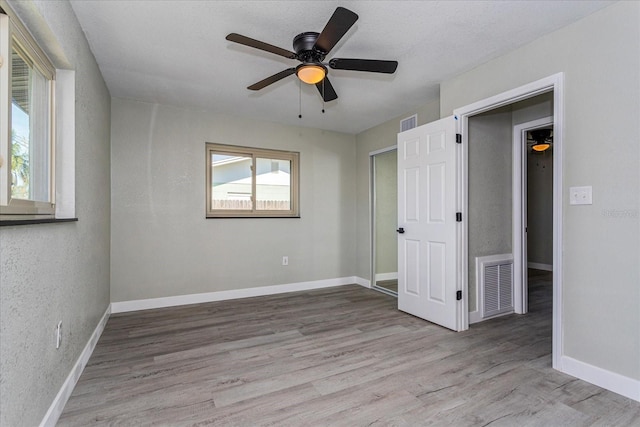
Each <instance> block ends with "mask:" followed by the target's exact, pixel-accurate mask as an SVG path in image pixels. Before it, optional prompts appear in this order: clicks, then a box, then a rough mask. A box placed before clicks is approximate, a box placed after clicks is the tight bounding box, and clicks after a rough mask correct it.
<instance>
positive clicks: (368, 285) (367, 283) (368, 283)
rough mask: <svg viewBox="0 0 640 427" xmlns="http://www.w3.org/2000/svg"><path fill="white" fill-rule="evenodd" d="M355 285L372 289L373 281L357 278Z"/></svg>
mask: <svg viewBox="0 0 640 427" xmlns="http://www.w3.org/2000/svg"><path fill="white" fill-rule="evenodd" d="M355 283H357V284H358V285H360V286H364V287H365V288H367V289H371V280H369V279H364V278H362V277H358V276H355Z"/></svg>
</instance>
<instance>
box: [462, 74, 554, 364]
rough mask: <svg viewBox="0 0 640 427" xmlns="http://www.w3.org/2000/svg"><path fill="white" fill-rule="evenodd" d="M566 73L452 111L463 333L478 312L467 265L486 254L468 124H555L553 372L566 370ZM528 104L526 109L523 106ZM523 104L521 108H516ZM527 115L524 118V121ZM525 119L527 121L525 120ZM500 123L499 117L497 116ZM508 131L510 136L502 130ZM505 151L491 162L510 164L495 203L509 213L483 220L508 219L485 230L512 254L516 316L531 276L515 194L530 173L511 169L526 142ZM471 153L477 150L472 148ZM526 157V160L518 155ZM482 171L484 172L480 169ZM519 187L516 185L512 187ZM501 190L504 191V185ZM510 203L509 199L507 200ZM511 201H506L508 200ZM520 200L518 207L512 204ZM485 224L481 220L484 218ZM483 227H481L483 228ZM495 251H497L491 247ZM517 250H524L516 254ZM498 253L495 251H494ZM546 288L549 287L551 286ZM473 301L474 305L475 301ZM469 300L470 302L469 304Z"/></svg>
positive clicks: (502, 175)
mask: <svg viewBox="0 0 640 427" xmlns="http://www.w3.org/2000/svg"><path fill="white" fill-rule="evenodd" d="M563 78H564V77H563V74H562V73H558V74H555V75H553V76H550V77H546V78H544V79H541V80H538V81H535V82H532V83H529V84H526V85H524V86H521V87H519V88H516V89H513V90H510V91H507V92H504V93H501V94H499V95H496V96H493V97H490V98H487V99H484V100H482V101H478V102H476V103H474V104H470V105H467V106H465V107H462V108H459V109H456V110H455V111H454V115H455V118H456V121H457V123H458V132H459V133H461V134H462V138H461V141H462V144H461V145H462V150H461V156H460V158H459V170H460V173H459V175H458V176H459V183H460V184H459V190H460V191H459V193H458V194H459V196H458V197H459V199H458V206H460V208H461V210H462V212H463V216H465V217H466V218H467V220H466V221H464V222H463V223H462V226H461V229H460V233H461V234H460V235H461V239H460V245H461V247H460V251H459V254H460V264H459V270H458V271H460V272H461V275H460V288H459V289H461V292H462V295H463V303H465V304H464V305H465V306H467V309H462V310H460V311H459V316H460V317H459V319H458V322H459V324H460V325H462V327H461V328H460V329H459V330H465V329H466V328H468V325H469V323H470V322H473V321H474V319H473V315H472V313H473V312H474V311H477V303H478V300H477V287H476V280H475V277H474V276H473V274H474V273H471V271H470V270H471V268H470V266H471V265H472V264H471V263H470V262H469V261H471V257H472V256H476V255H488V254H486V253H485V254H482V253H473V249H472V242H471V241H472V239H473V237H472V235H471V234H472V233H474V232H475V230H474V226H473V220H472V218H471V216H472V215H473V211H475V206H474V205H473V196H472V190H473V188H472V187H471V186H472V184H471V183H472V182H473V179H472V178H471V173H472V166H471V165H470V162H472V161H473V160H472V158H473V153H471V152H470V146H471V144H470V138H471V137H472V136H471V134H472V130H470V124H472V123H473V120H475V119H474V118H481V117H482V115H483V114H487V115H491V114H495V115H496V116H500V114H502V115H503V117H497V118H498V119H499V120H498V121H502V122H504V123H505V124H506V122H507V119H508V115H507V114H506V113H507V111H508V110H513V111H511V113H512V114H511V117H510V120H509V121H510V122H511V123H510V125H511V128H512V132H513V127H514V126H515V125H516V124H522V123H526V122H527V121H532V120H536V119H538V118H541V117H542V118H546V117H552V120H551V123H548V124H553V131H554V138H553V139H554V141H553V156H552V157H551V159H550V160H551V163H552V165H553V176H552V182H553V184H552V200H553V201H552V224H553V227H552V230H553V231H552V234H553V236H552V249H551V254H552V266H553V271H552V272H551V274H552V286H551V291H552V294H551V300H552V303H551V304H552V308H551V310H550V311H551V313H552V319H551V324H552V330H551V341H552V361H553V367H554V368H555V369H558V370H561V371H562V360H563V354H562V348H563V346H562V256H561V254H562V210H563V209H562V134H563V131H562V129H563V105H564V104H563V100H564V89H563ZM545 97H546V99H547V104H548V106H549V107H550V109H547V111H546V113H547V114H540V115H537V116H535V117H531V115H527V114H525V113H532V112H534V111H537V112H538V113H540V112H541V109H542V112H543V113H544V108H541V107H540V106H541V105H543V106H544V105H545V103H544V102H542V103H541V102H540V100H541V98H545ZM522 103H523V104H524V105H523V104H522ZM518 104H521V105H518ZM516 106H519V107H522V108H519V109H518V111H517V113H518V114H516V111H515V110H514V108H515V107H516ZM516 116H518V119H519V120H518V121H517V120H516ZM525 116H526V117H525ZM524 118H526V120H524ZM494 119H496V117H494ZM539 126H542V125H539ZM503 128H507V126H503ZM504 133H507V132H504ZM509 140H511V141H513V139H512V138H510V137H509ZM475 146H476V151H482V150H481V148H483V147H482V146H480V147H479V146H478V145H477V144H475ZM503 148H505V150H500V151H496V152H494V153H493V158H495V159H498V160H497V161H498V162H501V163H503V164H505V165H506V167H507V168H508V167H511V169H512V171H511V173H512V174H513V176H512V178H511V180H509V185H511V188H510V189H509V188H508V187H505V186H504V185H505V184H504V182H506V181H504V182H503V183H501V184H499V185H498V188H493V191H494V193H502V194H503V197H502V198H500V199H499V200H498V202H497V203H502V205H505V204H506V205H507V206H506V207H507V209H504V207H505V206H501V209H499V210H498V209H494V211H493V212H490V213H489V214H488V215H487V214H486V213H485V216H484V218H485V219H487V218H488V219H493V217H492V216H491V215H492V213H495V215H498V216H500V217H501V218H502V217H504V216H505V215H506V217H504V220H505V221H506V222H507V223H508V225H509V226H508V227H504V223H502V222H501V223H500V224H499V225H500V226H499V228H495V227H494V228H492V227H489V226H487V225H486V224H485V225H483V226H484V227H485V228H486V229H487V230H490V231H493V232H494V233H495V234H494V235H493V236H492V239H493V240H494V241H497V242H499V243H501V244H503V245H505V246H503V247H502V248H501V249H503V251H500V252H498V253H501V254H513V273H514V274H513V275H512V277H513V280H514V286H513V290H514V295H513V298H514V308H513V311H514V312H516V305H517V304H518V302H519V301H520V305H521V308H520V310H524V309H525V308H526V305H525V306H522V302H524V303H526V301H524V297H525V295H522V294H521V295H520V296H518V295H515V292H516V291H518V290H520V292H521V293H523V291H522V287H521V286H518V285H517V284H516V281H519V282H520V285H522V281H523V280H522V279H523V278H524V277H527V276H526V275H527V274H528V269H527V267H528V259H527V258H525V255H524V254H523V253H526V249H524V247H523V244H524V243H523V242H525V243H526V236H523V234H522V233H520V232H517V231H516V230H517V229H516V227H518V226H519V227H521V228H522V230H523V232H524V231H526V224H524V223H523V222H522V221H521V220H520V219H521V218H523V217H524V213H526V211H523V208H526V201H525V202H524V203H523V204H521V203H517V201H518V199H517V195H515V194H514V192H515V190H516V189H517V188H518V187H519V185H522V183H523V182H526V181H527V179H526V177H524V176H523V175H522V171H523V170H526V165H525V166H524V167H523V168H522V169H521V170H520V171H517V170H516V168H514V167H513V165H514V164H515V163H516V162H515V161H514V159H513V158H512V156H513V155H515V154H516V153H515V151H516V150H514V148H515V149H521V150H522V151H525V150H524V148H522V144H513V143H512V144H510V146H509V147H503ZM471 149H473V148H471ZM520 158H522V157H520ZM494 167H495V166H493V165H492V166H490V167H489V168H486V169H484V171H485V172H487V173H488V174H490V175H491V174H494V173H496V172H495V171H494V170H493V168H494ZM477 170H480V171H482V169H477ZM476 176H479V175H477V174H476ZM500 176H501V177H502V178H504V177H507V178H508V176H509V174H508V173H505V170H504V169H503V170H502V171H500ZM514 183H515V185H514ZM500 186H502V187H500ZM521 193H524V194H526V189H525V190H524V191H521ZM494 195H495V194H490V196H491V197H492V196H494ZM509 199H510V200H509ZM506 200H508V202H505V201H506ZM514 201H516V203H514ZM509 206H511V208H512V209H513V210H516V209H520V214H519V215H516V214H514V213H513V212H511V211H512V209H509ZM480 220H482V218H480ZM480 227H482V225H481V226H480ZM509 232H511V233H510V234H511V236H510V238H505V237H504V236H505V235H508V234H506V233H509ZM492 249H495V248H492ZM518 250H520V251H521V253H520V254H518ZM493 254H496V252H493ZM516 263H519V264H520V271H522V273H521V274H518V273H517V271H516V270H517V266H516ZM547 289H548V288H547ZM474 299H475V301H474ZM465 300H466V301H465Z"/></svg>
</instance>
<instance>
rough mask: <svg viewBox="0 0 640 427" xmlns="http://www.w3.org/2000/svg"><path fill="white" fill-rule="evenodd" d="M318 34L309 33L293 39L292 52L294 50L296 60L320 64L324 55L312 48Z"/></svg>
mask: <svg viewBox="0 0 640 427" xmlns="http://www.w3.org/2000/svg"><path fill="white" fill-rule="evenodd" d="M319 35H320V33H316V32H313V31H309V32H306V33H300V34H298V35H297V36H295V37H294V38H293V50H295V52H296V55H297V57H298V60H300V61H302V62H306V63H319V62H322V60H323V59H324V57H325V55H326V53H325V52H321V51H319V50H317V49H315V48H314V46H315V44H316V40H317V39H318V36H319Z"/></svg>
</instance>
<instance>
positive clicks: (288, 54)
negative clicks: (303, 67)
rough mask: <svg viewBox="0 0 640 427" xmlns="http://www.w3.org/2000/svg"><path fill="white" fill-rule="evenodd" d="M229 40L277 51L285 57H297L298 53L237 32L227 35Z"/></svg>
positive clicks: (273, 51)
mask: <svg viewBox="0 0 640 427" xmlns="http://www.w3.org/2000/svg"><path fill="white" fill-rule="evenodd" d="M226 39H227V40H229V41H230V42H234V43H239V44H242V45H245V46H249V47H253V48H255V49H260V50H264V51H266V52H270V53H275V54H276V55H280V56H284V57H285V58H290V59H295V58H296V54H295V53H293V52H291V51H289V50H287V49H282V48H281V47H278V46H274V45H272V44H269V43H265V42H261V41H260V40H256V39H252V38H250V37H247V36H243V35H240V34H236V33H231V34H229V35H228V36H227V37H226Z"/></svg>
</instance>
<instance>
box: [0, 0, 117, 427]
mask: <svg viewBox="0 0 640 427" xmlns="http://www.w3.org/2000/svg"><path fill="white" fill-rule="evenodd" d="M11 5H12V6H13V7H14V9H15V11H16V13H18V14H20V16H21V18H22V19H23V20H24V21H25V23H26V25H27V26H28V27H29V28H30V29H31V30H32V32H33V33H34V34H35V35H36V37H37V38H39V36H41V37H42V38H40V40H39V41H40V42H41V43H42V44H43V45H44V46H43V47H44V48H45V50H47V51H48V53H50V54H51V57H52V59H53V60H54V64H55V65H56V66H57V67H62V68H67V67H69V66H70V67H71V68H72V69H74V70H75V71H76V149H75V152H76V184H75V185H76V215H77V217H78V218H79V221H78V222H77V223H65V224H42V225H30V226H16V227H2V228H1V229H0V336H1V341H2V342H1V345H0V377H1V378H2V381H0V396H1V399H0V425H2V426H34V425H38V424H39V423H40V421H41V420H42V418H43V417H44V415H45V413H46V411H47V409H48V408H49V406H50V405H51V402H52V401H53V399H54V397H55V396H56V394H57V393H58V390H59V389H60V387H61V386H62V384H63V382H64V380H65V379H66V377H67V375H68V374H69V372H70V370H71V367H72V366H73V364H74V363H75V361H76V360H77V358H78V357H79V355H80V353H81V351H82V350H83V348H84V346H85V345H86V344H87V341H88V340H89V337H90V335H91V333H92V332H93V330H94V329H95V327H96V326H97V325H98V322H99V320H100V318H101V317H102V315H103V314H104V312H105V310H106V309H107V307H108V305H109V241H110V240H109V215H110V196H109V185H108V183H109V179H110V170H109V158H110V153H109V140H110V134H109V130H110V128H109V122H110V96H109V92H108V91H107V88H106V86H105V84H104V81H103V79H102V76H101V74H100V71H99V70H98V67H97V65H96V63H95V60H94V58H93V55H92V53H91V52H90V50H89V46H88V44H87V41H86V40H85V38H84V35H83V33H82V30H81V29H80V26H79V24H78V22H77V21H76V18H75V15H74V13H73V11H72V9H71V7H70V5H69V4H68V3H67V2H66V1H65V2H47V1H35V2H31V1H24V2H11ZM59 320H62V322H63V340H62V347H61V348H60V349H59V350H56V348H55V340H54V328H55V325H56V323H57V322H58V321H59Z"/></svg>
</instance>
